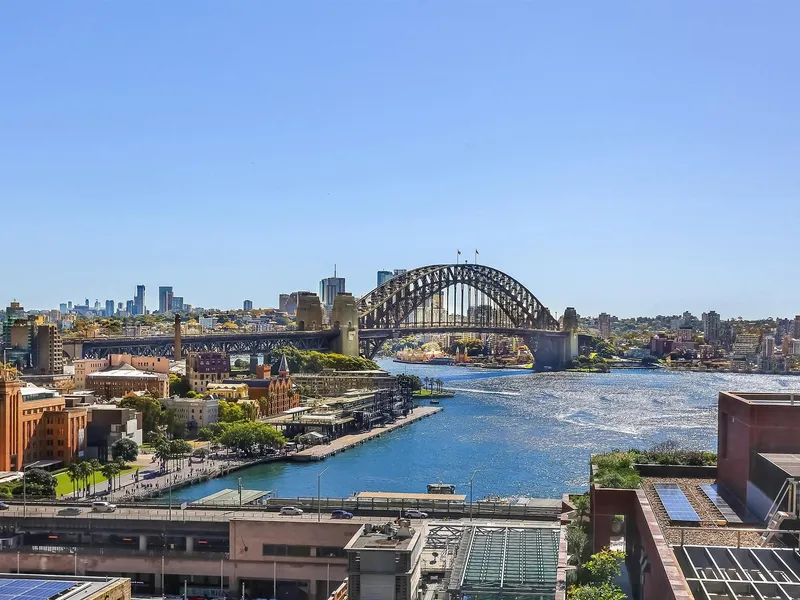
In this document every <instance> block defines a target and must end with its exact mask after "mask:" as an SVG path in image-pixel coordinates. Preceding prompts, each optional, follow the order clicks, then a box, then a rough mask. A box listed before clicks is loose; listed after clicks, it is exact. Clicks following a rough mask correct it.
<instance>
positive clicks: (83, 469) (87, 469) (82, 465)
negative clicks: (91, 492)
mask: <svg viewBox="0 0 800 600" xmlns="http://www.w3.org/2000/svg"><path fill="white" fill-rule="evenodd" d="M78 473H79V475H80V478H81V479H82V480H83V489H86V488H87V487H89V477H91V475H92V473H94V469H93V468H92V465H91V464H90V463H88V462H87V461H81V462H79V463H78Z"/></svg>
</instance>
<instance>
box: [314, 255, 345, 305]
mask: <svg viewBox="0 0 800 600" xmlns="http://www.w3.org/2000/svg"><path fill="white" fill-rule="evenodd" d="M344 291H345V288H344V277H337V276H336V265H334V266H333V277H326V278H325V279H323V280H322V281H320V282H319V299H320V302H321V303H322V305H323V306H324V307H325V308H327V309H328V310H330V309H332V308H333V299H334V298H336V296H337V294H343V293H344Z"/></svg>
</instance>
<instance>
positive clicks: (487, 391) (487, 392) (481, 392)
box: [445, 385, 520, 396]
mask: <svg viewBox="0 0 800 600" xmlns="http://www.w3.org/2000/svg"><path fill="white" fill-rule="evenodd" d="M445 389H446V390H448V391H451V392H469V393H470V394H492V395H497V396H519V395H520V393H519V392H496V391H494V390H471V389H468V388H454V387H450V386H449V385H448V386H446V387H445Z"/></svg>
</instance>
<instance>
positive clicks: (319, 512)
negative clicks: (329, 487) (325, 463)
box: [317, 467, 330, 523]
mask: <svg viewBox="0 0 800 600" xmlns="http://www.w3.org/2000/svg"><path fill="white" fill-rule="evenodd" d="M328 469H330V467H325V468H324V469H322V471H320V472H319V473H317V522H318V523H319V522H320V521H322V494H321V493H320V492H321V490H322V487H321V486H322V476H323V475H324V474H325V471H327V470H328Z"/></svg>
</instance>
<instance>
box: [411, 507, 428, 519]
mask: <svg viewBox="0 0 800 600" xmlns="http://www.w3.org/2000/svg"><path fill="white" fill-rule="evenodd" d="M406 516H407V517H408V518H409V519H427V518H428V513H426V512H422V511H421V510H417V509H416V508H409V509H408V510H407V511H406Z"/></svg>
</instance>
